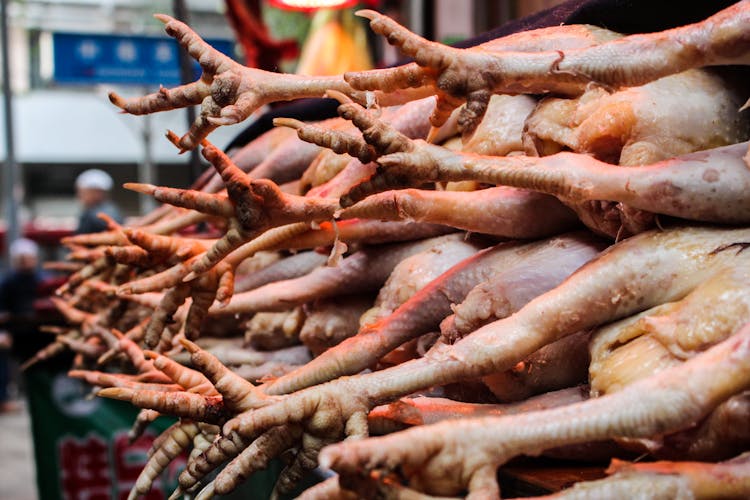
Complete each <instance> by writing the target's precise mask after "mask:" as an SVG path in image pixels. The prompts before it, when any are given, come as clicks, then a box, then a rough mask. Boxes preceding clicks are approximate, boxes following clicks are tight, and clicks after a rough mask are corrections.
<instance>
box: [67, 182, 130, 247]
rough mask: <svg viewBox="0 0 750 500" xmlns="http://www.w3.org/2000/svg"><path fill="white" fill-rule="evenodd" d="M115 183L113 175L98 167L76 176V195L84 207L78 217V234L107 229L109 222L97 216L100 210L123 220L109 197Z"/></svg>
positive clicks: (115, 218)
mask: <svg viewBox="0 0 750 500" xmlns="http://www.w3.org/2000/svg"><path fill="white" fill-rule="evenodd" d="M113 184H114V182H113V181H112V177H110V176H109V174H108V173H107V172H105V171H104V170H99V169H98V168H92V169H89V170H85V171H83V172H81V174H80V175H79V176H78V177H77V178H76V197H77V198H78V201H79V202H80V203H81V205H82V207H83V211H82V212H81V215H80V216H79V217H78V228H77V229H76V233H77V234H81V233H98V232H99V231H104V230H105V229H107V224H106V223H105V222H104V221H103V220H101V219H100V218H99V217H98V216H97V214H99V213H100V212H102V213H105V214H107V215H109V216H110V217H112V218H113V219H114V220H116V221H117V222H122V218H121V216H120V211H119V210H118V209H117V207H116V206H115V204H114V203H112V201H110V199H109V192H110V190H111V189H112V186H113Z"/></svg>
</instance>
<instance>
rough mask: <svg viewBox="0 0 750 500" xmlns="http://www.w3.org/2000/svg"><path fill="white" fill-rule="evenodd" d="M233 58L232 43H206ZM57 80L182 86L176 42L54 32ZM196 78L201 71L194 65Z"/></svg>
mask: <svg viewBox="0 0 750 500" xmlns="http://www.w3.org/2000/svg"><path fill="white" fill-rule="evenodd" d="M206 41H207V42H208V43H209V44H211V46H213V47H214V48H215V49H216V50H218V51H220V52H223V53H224V54H228V55H230V57H231V55H232V53H233V42H232V41H230V40H206ZM52 44H53V47H54V61H55V69H54V73H53V75H54V80H55V82H57V83H72V84H95V83H111V84H134V85H165V86H172V85H178V84H179V83H180V63H179V55H178V48H179V46H178V45H177V42H176V41H175V40H174V39H172V38H167V37H157V36H132V35H128V36H124V35H101V34H82V33H53V35H52ZM194 68H195V78H196V79H197V78H198V76H200V73H201V69H200V66H199V65H198V63H197V62H195V63H194Z"/></svg>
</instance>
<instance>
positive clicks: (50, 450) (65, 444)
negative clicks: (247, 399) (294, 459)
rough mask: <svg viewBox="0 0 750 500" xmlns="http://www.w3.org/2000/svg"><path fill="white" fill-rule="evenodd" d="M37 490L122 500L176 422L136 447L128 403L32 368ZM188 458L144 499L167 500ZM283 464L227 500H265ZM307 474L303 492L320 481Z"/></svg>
mask: <svg viewBox="0 0 750 500" xmlns="http://www.w3.org/2000/svg"><path fill="white" fill-rule="evenodd" d="M25 375H26V391H27V395H28V400H29V410H30V413H31V425H32V435H33V438H34V457H35V460H36V474H37V487H38V491H39V499H40V500H63V499H64V500H82V499H85V500H109V499H117V500H126V499H127V497H128V493H129V492H130V489H131V488H132V487H133V484H135V481H136V479H137V478H138V475H139V474H140V473H141V470H142V469H143V466H144V465H145V463H146V460H147V453H148V450H149V449H150V448H151V444H152V442H153V440H154V438H155V437H156V436H158V435H159V434H160V433H161V432H162V431H163V430H164V429H166V428H167V427H169V426H170V425H171V424H172V423H173V422H174V419H168V418H164V417H162V418H159V419H157V420H156V422H154V423H152V424H151V425H150V426H149V427H148V429H147V430H146V432H145V433H144V435H143V436H141V437H140V438H139V439H138V440H137V441H135V442H134V443H129V441H128V436H127V434H128V431H129V430H130V427H131V425H132V424H133V421H134V420H135V417H136V415H137V414H138V409H137V408H135V407H134V406H132V405H131V404H129V403H126V402H123V401H116V400H112V399H106V398H99V397H90V396H91V386H89V385H88V384H85V383H83V382H81V381H79V380H77V379H72V378H70V377H68V376H67V375H66V374H65V373H64V372H63V371H53V370H50V369H48V368H45V367H33V368H31V369H30V370H28V371H27V372H26V373H25ZM186 458H187V457H186V456H182V457H178V459H176V460H174V461H173V462H172V463H171V464H170V465H169V467H168V468H167V469H166V470H165V471H164V473H162V475H161V476H160V477H159V479H157V481H156V482H155V483H154V487H153V488H152V489H151V491H150V492H149V493H148V495H146V496H143V497H140V498H144V499H147V500H164V499H166V498H168V497H169V495H170V494H171V493H172V492H173V491H174V489H175V488H176V487H177V477H178V475H179V473H180V472H182V469H183V468H184V467H185V461H186ZM282 468H283V464H282V463H281V462H280V461H279V460H275V461H273V462H272V463H271V464H270V466H269V467H268V469H266V470H263V471H259V472H256V473H254V474H252V476H251V477H250V478H249V479H248V480H247V481H246V482H245V483H243V484H242V485H241V486H240V487H239V488H238V489H237V490H236V491H234V492H232V493H231V494H230V495H227V496H224V497H217V498H225V499H245V500H247V499H259V500H260V499H267V498H270V496H271V492H272V490H273V486H274V483H275V481H276V478H277V477H278V474H279V472H280V471H281V469H282ZM320 480H321V477H319V476H318V475H316V474H308V475H307V476H306V477H305V478H304V480H303V481H302V484H301V485H300V488H299V489H298V490H297V491H295V492H293V493H292V494H291V495H287V496H284V495H282V500H283V499H285V498H294V497H295V496H296V495H298V494H299V493H300V492H301V491H302V490H303V489H305V488H306V487H309V486H310V485H312V484H315V483H316V482H317V481H320Z"/></svg>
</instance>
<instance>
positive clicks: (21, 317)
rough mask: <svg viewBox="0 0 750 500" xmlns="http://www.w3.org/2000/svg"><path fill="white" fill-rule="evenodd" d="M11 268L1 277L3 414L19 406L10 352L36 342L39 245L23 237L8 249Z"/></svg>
mask: <svg viewBox="0 0 750 500" xmlns="http://www.w3.org/2000/svg"><path fill="white" fill-rule="evenodd" d="M8 253H9V255H10V266H11V267H10V270H9V271H8V272H7V273H6V275H5V276H4V277H3V279H2V280H0V326H1V328H2V330H0V413H6V412H9V411H14V410H16V409H18V403H16V402H15V401H12V400H11V398H10V394H9V390H8V389H9V385H10V382H11V369H10V368H11V367H10V354H11V348H13V351H14V353H17V352H19V351H22V350H25V348H24V346H26V345H28V344H32V345H33V344H35V343H36V342H35V339H34V338H33V336H34V335H36V334H37V320H36V314H35V309H34V301H35V300H36V299H37V296H38V290H39V285H40V283H41V282H42V280H43V276H42V274H41V272H40V270H39V247H38V246H37V244H36V243H34V242H33V241H31V240H29V239H26V238H20V239H17V240H15V241H14V242H13V243H11V245H10V248H9V249H8Z"/></svg>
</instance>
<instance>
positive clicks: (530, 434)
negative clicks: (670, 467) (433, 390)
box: [320, 325, 750, 498]
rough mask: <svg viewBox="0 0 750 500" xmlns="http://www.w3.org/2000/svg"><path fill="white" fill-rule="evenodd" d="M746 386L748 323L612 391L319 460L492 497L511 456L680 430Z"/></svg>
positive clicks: (354, 447) (336, 448) (749, 379)
mask: <svg viewBox="0 0 750 500" xmlns="http://www.w3.org/2000/svg"><path fill="white" fill-rule="evenodd" d="M717 366H721V367H722V369H721V370H716V367H717ZM748 387H750V325H747V326H745V327H744V328H742V329H741V330H740V331H739V332H737V333H736V334H735V335H734V336H732V337H730V338H729V339H727V340H725V341H723V342H722V343H720V344H718V345H716V346H714V347H712V348H710V349H709V350H707V351H705V352H703V353H701V354H699V355H697V356H695V357H694V358H692V359H690V360H688V361H686V362H685V363H684V364H682V365H679V366H677V367H674V368H671V369H668V370H665V371H663V372H662V373H661V374H659V375H655V376H652V377H649V378H646V379H643V380H640V381H638V382H635V383H634V384H632V385H630V386H628V387H626V388H624V389H623V390H622V391H620V392H618V393H615V394H611V395H607V396H602V397H600V398H595V399H590V400H588V401H585V402H582V403H574V404H571V405H568V406H564V407H561V408H557V409H550V410H546V411H540V412H531V413H524V414H520V415H514V416H510V417H486V418H481V419H465V420H459V421H450V422H446V423H443V424H435V425H432V426H422V427H415V428H412V429H408V430H406V431H403V432H400V433H395V434H392V435H390V436H385V437H379V438H371V439H368V440H363V441H356V442H355V441H351V442H347V443H342V444H337V445H333V446H330V447H328V448H326V449H325V450H323V451H322V452H321V455H320V462H321V465H323V466H324V467H328V468H333V469H334V470H336V471H338V472H339V473H344V474H361V472H362V471H363V470H372V469H379V468H385V469H390V470H392V469H394V468H396V467H399V468H400V470H401V471H402V473H403V474H404V475H405V476H406V479H407V480H408V481H409V484H410V486H411V487H414V488H416V489H419V490H423V491H426V492H428V493H437V494H453V495H455V494H457V493H460V492H461V491H463V490H464V489H465V488H468V491H469V497H472V498H479V497H480V496H481V497H484V496H489V495H492V496H495V497H497V496H498V495H499V490H498V486H497V483H496V480H495V471H496V469H497V467H498V466H500V465H502V464H503V463H505V462H506V461H507V460H509V459H510V458H512V457H514V456H517V455H519V454H522V453H523V454H528V455H535V454H538V453H540V452H542V451H544V450H545V449H548V448H550V447H553V446H562V445H568V444H575V443H583V442H589V441H593V440H602V439H606V438H610V437H615V436H630V437H649V436H654V435H662V434H665V433H669V432H673V431H676V430H680V429H683V428H685V427H688V426H690V425H692V424H693V423H694V422H696V421H699V420H701V419H702V418H703V417H704V416H705V415H707V414H708V413H709V412H710V411H711V410H712V409H713V408H715V407H716V406H717V405H718V404H719V403H721V402H722V401H724V400H726V399H727V398H728V397H730V396H732V395H733V394H736V393H737V392H740V391H742V390H744V389H747V388H748ZM404 443H409V445H408V446H404Z"/></svg>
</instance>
